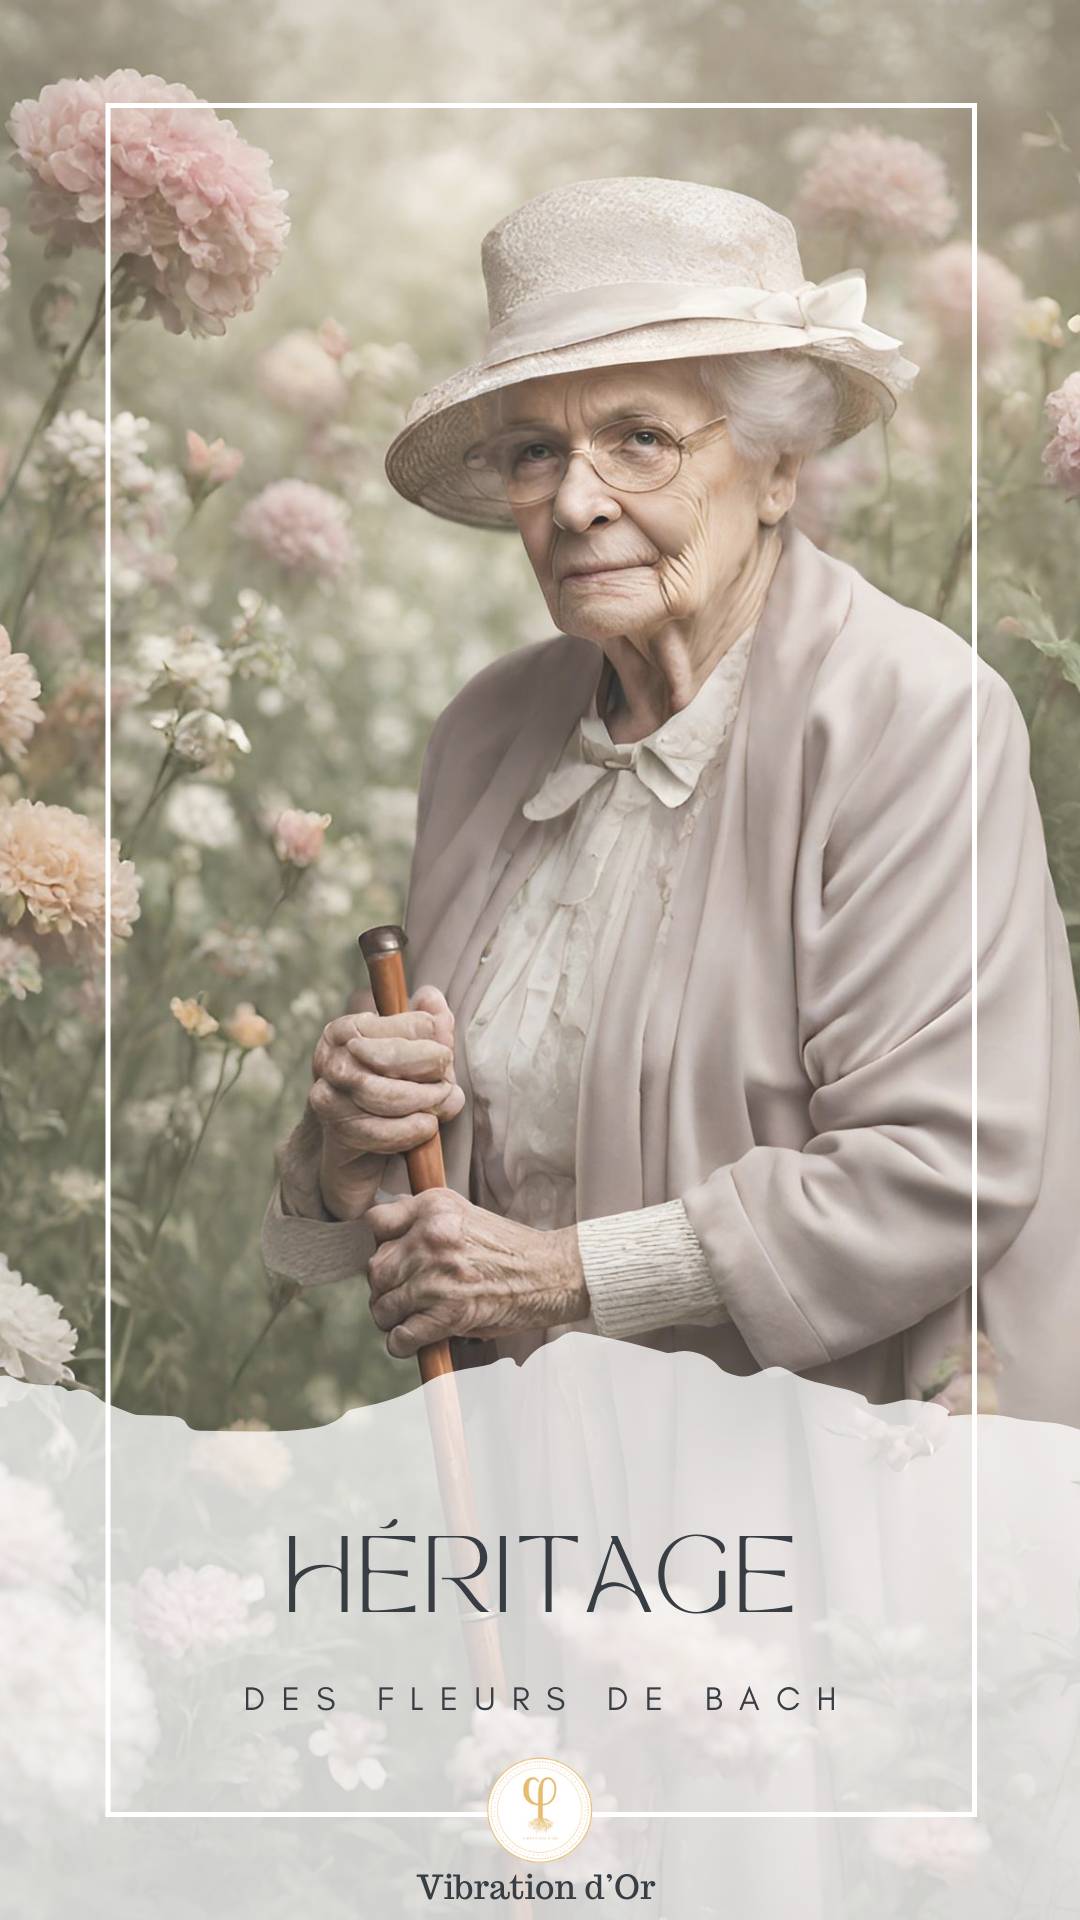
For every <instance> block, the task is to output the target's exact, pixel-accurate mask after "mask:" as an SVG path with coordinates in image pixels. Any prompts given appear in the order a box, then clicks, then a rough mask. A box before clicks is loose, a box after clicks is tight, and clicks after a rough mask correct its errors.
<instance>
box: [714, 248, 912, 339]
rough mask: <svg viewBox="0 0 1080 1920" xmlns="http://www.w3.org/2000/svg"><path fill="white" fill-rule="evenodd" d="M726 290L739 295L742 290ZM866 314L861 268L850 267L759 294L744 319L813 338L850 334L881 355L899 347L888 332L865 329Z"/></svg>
mask: <svg viewBox="0 0 1080 1920" xmlns="http://www.w3.org/2000/svg"><path fill="white" fill-rule="evenodd" d="M729 291H731V292H733V293H735V294H740V293H741V291H742V289H740V288H731V289H729ZM865 312H866V276H865V275H864V273H863V271H862V268H861V267H849V268H846V269H845V270H844V272H843V273H831V274H830V275H829V277H828V279H827V280H817V281H815V280H806V281H804V283H803V285H802V286H801V287H794V288H792V289H791V290H790V291H784V292H782V293H766V294H759V295H758V296H757V298H756V300H755V302H754V304H753V307H752V309H751V310H750V311H749V312H748V315H747V317H748V318H752V319H754V320H763V321H766V322H770V323H771V324H772V325H773V326H778V327H804V328H805V329H806V331H807V333H810V334H815V335H818V334H823V333H824V334H829V335H832V334H836V333H846V334H850V335H852V336H853V337H855V338H857V339H859V340H861V341H862V344H863V346H864V347H871V348H880V349H881V351H882V352H883V353H884V352H887V351H888V350H889V349H891V348H893V347H898V346H899V345H900V342H899V340H894V339H893V337H892V334H891V333H880V332H879V331H878V329H877V328H876V327H868V326H867V324H866V322H865V321H864V319H863V314H864V313H865ZM733 317H734V316H733Z"/></svg>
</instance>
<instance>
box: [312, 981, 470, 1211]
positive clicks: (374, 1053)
mask: <svg viewBox="0 0 1080 1920" xmlns="http://www.w3.org/2000/svg"><path fill="white" fill-rule="evenodd" d="M409 1005H410V1010H409V1012H408V1013H395V1014H389V1015H386V1016H385V1017H383V1016H380V1015H379V1014H377V1013H375V1012H362V1013H352V1014H343V1015H342V1016H341V1017H340V1018H339V1019H337V1020H331V1021H330V1022H329V1024H328V1025H327V1026H326V1027H324V1029H323V1032H322V1034H321V1036H320V1039H319V1043H318V1045H317V1046H316V1048H315V1053H314V1057H313V1059H312V1064H311V1071H312V1085H311V1091H310V1093H309V1095H308V1109H309V1111H310V1112H311V1113H312V1114H313V1115H314V1116H315V1119H316V1120H317V1121H318V1123H319V1126H320V1128H321V1135H322V1138H321V1153H320V1166H319V1186H320V1190H321V1194H322V1198H323V1200H324V1202H325V1204H326V1206H327V1208H328V1209H329V1211H330V1212H331V1213H332V1214H334V1215H335V1216H336V1217H337V1218H338V1219H339V1220H355V1219H357V1218H358V1217H359V1216H360V1215H361V1214H363V1213H365V1212H366V1211H367V1209H368V1207H369V1206H370V1204H371V1202H372V1200H373V1199H374V1198H375V1194H376V1192H377V1190H378V1188H379V1186H380V1184H381V1182H382V1179H383V1175H384V1171H385V1167H386V1162H387V1160H388V1158H389V1157H390V1156H391V1155H392V1154H395V1153H407V1152H408V1151H409V1148H410V1147H418V1146H420V1145H421V1143H422V1142H423V1141H425V1140H430V1139H432V1138H433V1136H434V1135H435V1133H436V1132H437V1131H438V1126H439V1122H440V1121H441V1120H453V1119H454V1118H455V1116H456V1115H457V1114H459V1113H460V1112H461V1109H462V1107H463V1106H464V1104H465V1095H464V1092H463V1090H462V1088H461V1087H460V1086H459V1085H458V1083H457V1079H456V1077H455V1074H454V1016H453V1014H452V1013H451V1011H450V1008H449V1006H448V1005H447V1003H446V998H445V996H444V995H443V994H442V993H441V992H440V991H439V989H438V987H431V986H425V987H418V988H417V990H416V992H415V993H414V994H413V996H412V999H411V1001H410V1003H409Z"/></svg>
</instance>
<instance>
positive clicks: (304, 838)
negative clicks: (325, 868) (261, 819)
mask: <svg viewBox="0 0 1080 1920" xmlns="http://www.w3.org/2000/svg"><path fill="white" fill-rule="evenodd" d="M330 818H331V816H330V815H329V814H328V813H303V812H302V811H301V809H300V808H299V807H286V808H285V811H284V813H279V815H278V817H277V820H276V822H275V824H274V852H275V853H276V854H277V857H278V859H279V860H280V861H282V863H283V864H284V865H286V866H290V867H310V866H311V865H312V863H313V862H314V861H316V860H317V859H318V858H319V855H320V854H321V853H322V850H323V841H324V840H325V838H326V829H327V827H328V826H329V825H330Z"/></svg>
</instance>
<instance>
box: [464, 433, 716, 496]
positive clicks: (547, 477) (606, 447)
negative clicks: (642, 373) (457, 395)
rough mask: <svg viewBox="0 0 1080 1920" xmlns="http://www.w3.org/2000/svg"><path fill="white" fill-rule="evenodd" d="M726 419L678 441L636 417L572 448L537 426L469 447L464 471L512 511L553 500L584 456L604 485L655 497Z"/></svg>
mask: <svg viewBox="0 0 1080 1920" xmlns="http://www.w3.org/2000/svg"><path fill="white" fill-rule="evenodd" d="M726 419H727V415H726V414H723V413H721V414H717V416H716V418H715V420H706V421H705V422H704V423H703V424H702V425H701V426H700V427H695V428H694V430H693V432H691V433H684V434H681V435H679V434H676V433H675V431H674V429H673V428H671V427H669V426H666V425H665V424H664V423H663V422H662V421H659V420H654V419H652V418H651V417H650V416H649V415H647V414H632V415H629V416H628V417H627V418H626V419H625V420H612V421H610V422H609V423H608V425H606V426H603V427H600V428H598V429H597V431H596V432H595V433H594V434H593V436H592V438H591V439H590V441H589V443H588V445H587V446H584V447H569V446H567V444H566V441H565V440H564V439H563V438H562V436H561V435H559V434H557V433H551V432H548V431H546V430H544V429H542V428H538V427H536V426H527V425H525V426H516V427H507V428H505V429H504V431H503V432H501V433H495V434H492V435H491V437H490V438H489V439H487V440H483V441H481V442H480V443H479V445H477V446H475V447H470V448H469V451H468V452H467V453H466V455H465V460H464V465H465V470H466V473H467V474H468V476H469V479H470V480H471V482H472V484H473V486H474V487H475V488H476V490H477V492H478V493H481V494H483V495H484V497H485V498H486V499H489V500H500V501H504V502H506V503H507V504H508V505H510V506H512V507H521V506H532V505H534V504H535V503H536V502H537V501H538V500H550V499H551V498H552V497H553V496H554V495H555V494H556V493H557V492H558V490H559V488H560V487H561V485H562V482H563V475H564V474H565V472H566V469H567V467H568V465H569V463H570V460H571V458H572V456H573V455H574V454H575V453H581V454H584V456H585V458H586V460H588V461H589V462H590V463H591V465H592V467H593V469H594V471H595V472H596V473H597V474H598V475H599V477H600V479H601V480H603V481H606V483H607V485H608V486H609V487H614V488H615V489H616V491H617V492H620V493H622V492H626V493H655V492H656V490H657V489H658V488H659V487H666V486H668V485H669V484H670V482H671V481H672V480H674V478H675V475H676V474H677V473H678V471H679V469H680V467H681V466H682V463H683V459H684V457H685V455H686V454H688V453H693V452H694V450H695V445H696V444H697V443H700V442H701V440H702V438H703V436H705V435H707V434H709V433H711V432H712V429H713V428H714V427H718V426H721V425H722V424H723V422H724V421H725V420H726Z"/></svg>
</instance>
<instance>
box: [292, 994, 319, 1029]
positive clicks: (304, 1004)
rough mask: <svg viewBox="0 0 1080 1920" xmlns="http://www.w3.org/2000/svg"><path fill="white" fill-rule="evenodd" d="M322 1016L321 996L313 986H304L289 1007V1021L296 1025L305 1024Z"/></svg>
mask: <svg viewBox="0 0 1080 1920" xmlns="http://www.w3.org/2000/svg"><path fill="white" fill-rule="evenodd" d="M322 1017H323V1002H322V996H321V995H320V994H318V993H316V991H315V989H314V987H304V988H303V989H302V990H301V992H300V993H298V994H297V996H296V999H295V1000H294V1001H293V1002H292V1004H291V1006H290V1007H289V1020H290V1022H291V1023H293V1024H295V1025H296V1026H307V1025H308V1024H310V1023H312V1022H314V1021H316V1020H321V1019H322Z"/></svg>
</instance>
